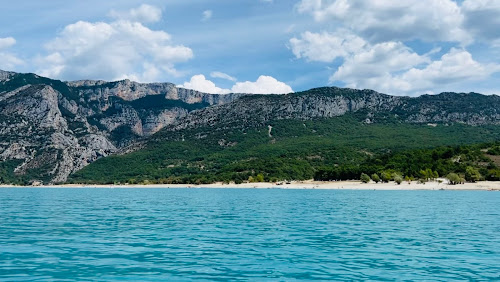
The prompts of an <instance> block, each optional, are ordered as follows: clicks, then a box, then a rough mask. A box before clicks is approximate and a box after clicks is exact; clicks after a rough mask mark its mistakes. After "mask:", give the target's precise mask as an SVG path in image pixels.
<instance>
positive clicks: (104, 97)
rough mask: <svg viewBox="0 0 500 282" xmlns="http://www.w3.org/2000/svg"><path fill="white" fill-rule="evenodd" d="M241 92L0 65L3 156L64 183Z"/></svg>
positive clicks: (22, 171) (26, 171)
mask: <svg viewBox="0 0 500 282" xmlns="http://www.w3.org/2000/svg"><path fill="white" fill-rule="evenodd" d="M242 95H243V94H230V95H215V94H207V93H201V92H197V91H192V90H187V89H181V88H177V87H175V85H174V84H171V83H151V84H143V83H136V82H131V81H129V80H123V81H117V82H105V81H88V80H86V81H75V82H62V81H58V80H52V79H48V78H44V77H40V76H37V75H35V74H17V73H13V72H5V71H0V163H2V164H3V165H5V164H11V165H12V164H15V168H14V173H15V174H17V175H20V176H22V175H30V177H31V176H33V177H34V178H33V179H32V180H42V181H45V182H46V183H47V182H50V183H54V182H63V181H65V180H66V178H67V176H68V175H69V174H71V173H72V172H74V171H77V170H79V169H81V168H82V167H84V166H86V165H87V164H89V163H91V162H93V161H95V160H96V159H98V158H100V157H105V156H109V155H110V154H113V153H114V152H116V151H117V150H118V149H120V148H122V147H124V146H127V145H130V144H133V143H134V142H136V141H137V140H139V139H141V138H146V137H147V136H150V135H152V134H154V133H156V132H157V131H159V130H161V129H162V128H163V127H165V126H167V125H169V124H172V123H174V122H175V121H177V120H178V119H180V118H183V117H185V116H187V114H188V113H189V112H191V111H193V110H197V109H201V108H204V107H207V106H211V105H216V104H224V103H228V102H231V101H233V100H235V99H237V98H239V97H241V96H242ZM0 181H1V179H0Z"/></svg>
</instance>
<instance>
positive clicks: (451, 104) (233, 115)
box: [168, 87, 500, 131]
mask: <svg viewBox="0 0 500 282" xmlns="http://www.w3.org/2000/svg"><path fill="white" fill-rule="evenodd" d="M351 112H359V113H363V114H365V115H366V120H365V121H366V123H373V122H379V121H382V119H384V120H385V119H388V118H391V119H396V120H398V121H400V122H407V123H463V124H468V125H473V126H478V125H489V124H493V125H500V96H496V95H491V96H486V95H481V94H476V93H468V94H465V93H442V94H439V95H423V96H420V97H414V98H411V97H404V96H391V95H386V94H381V93H378V92H375V91H372V90H355V89H345V88H337V87H325V88H317V89H311V90H308V91H304V92H298V93H292V94H287V95H254V96H247V97H243V98H241V99H239V100H236V101H234V102H232V103H230V104H225V105H219V106H215V107H209V108H205V109H202V110H199V111H195V112H192V113H191V114H189V115H187V116H186V117H185V118H183V119H179V120H178V121H177V122H176V124H173V125H172V126H170V127H168V130H169V131H176V130H182V129H186V128H198V127H205V126H214V125H216V126H217V127H219V128H244V127H249V126H266V124H267V123H268V122H269V121H272V120H283V119H300V120H310V119H315V118H332V117H336V116H342V115H344V114H346V113H351ZM229 117H230V118H229Z"/></svg>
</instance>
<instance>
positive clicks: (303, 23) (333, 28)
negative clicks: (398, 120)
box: [0, 0, 500, 96]
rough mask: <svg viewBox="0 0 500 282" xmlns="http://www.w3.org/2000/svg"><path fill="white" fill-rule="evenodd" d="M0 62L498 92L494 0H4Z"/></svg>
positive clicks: (92, 75) (72, 76) (200, 77)
mask: <svg viewBox="0 0 500 282" xmlns="http://www.w3.org/2000/svg"><path fill="white" fill-rule="evenodd" d="M0 4H1V5H0V6H1V7H2V9H1V10H0V69H2V70H8V71H16V72H34V73H37V74H39V75H43V76H47V77H51V78H55V79H61V80H82V79H101V80H121V79H130V80H134V81H138V82H172V83H175V84H177V85H179V86H181V87H185V88H189V89H195V90H199V91H203V92H208V93H221V94H225V93H230V92H241V93H260V94H268V93H276V94H281V93H289V92H298V91H304V90H307V89H310V88H315V87H322V86H338V87H350V88H358V89H373V90H376V91H379V92H382V93H387V94H392V95H409V96H418V95H421V94H437V93H441V92H450V91H453V92H479V93H484V94H500V87H499V85H498V83H497V81H499V78H500V1H498V0H460V1H459V0H457V1H454V0H405V1H393V0H371V1H365V0H140V1H136V0H120V1H113V0H108V1H102V0H98V1H97V0H86V1H76V0H50V1H39V0H20V1H11V0H0Z"/></svg>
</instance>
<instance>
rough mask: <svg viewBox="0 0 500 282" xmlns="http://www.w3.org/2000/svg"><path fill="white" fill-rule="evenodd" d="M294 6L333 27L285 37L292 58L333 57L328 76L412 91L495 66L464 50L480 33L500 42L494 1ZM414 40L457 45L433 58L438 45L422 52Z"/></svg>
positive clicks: (315, 0)
mask: <svg viewBox="0 0 500 282" xmlns="http://www.w3.org/2000/svg"><path fill="white" fill-rule="evenodd" d="M296 9H297V10H298V11H299V12H300V13H308V14H311V15H312V16H313V17H314V19H315V20H316V21H317V22H319V23H324V24H325V26H330V27H334V30H333V31H322V32H311V31H306V32H303V33H302V34H300V36H295V37H293V38H291V39H290V41H289V48H290V49H291V51H292V52H293V54H294V55H295V57H296V58H298V59H301V58H302V59H305V60H307V61H315V62H324V63H328V64H335V70H334V73H333V74H332V75H331V77H330V83H335V82H341V83H344V85H346V86H347V87H354V88H371V89H375V90H378V91H382V92H386V93H390V94H410V95H415V94H420V93H421V91H428V92H435V91H434V90H436V89H443V90H446V89H447V87H454V85H455V86H456V85H459V84H461V83H462V84H463V83H464V82H472V81H481V80H487V79H489V78H491V75H492V74H494V73H496V72H499V71H500V69H499V67H498V66H499V65H498V64H489V63H484V62H483V63H481V62H479V61H476V60H474V59H473V55H472V54H471V53H469V51H467V50H466V47H469V46H470V47H472V46H471V45H472V44H474V43H475V42H478V41H482V42H483V43H486V44H487V45H490V46H500V29H498V26H500V2H499V1H495V0H465V1H463V3H461V4H459V3H458V2H456V1H453V0H441V1H434V0H408V1H396V2H395V1H390V0H380V1H364V0H301V1H300V2H299V3H298V4H297V6H296ZM412 41H413V43H412V44H411V45H412V46H422V44H420V43H418V42H421V41H427V42H430V43H432V44H434V45H435V46H443V45H442V44H443V43H445V42H446V44H450V43H451V44H453V45H454V46H455V48H451V49H450V50H449V52H448V53H445V54H443V55H442V56H441V57H438V58H436V57H435V56H434V55H435V54H436V53H439V52H441V48H439V47H438V48H435V49H433V50H431V51H430V52H428V53H425V54H419V53H417V52H415V51H414V50H413V49H411V48H410V47H409V46H408V45H409V44H410V43H407V42H412ZM415 41H417V43H416V44H415ZM453 45H452V46H453ZM444 46H446V45H444ZM476 46H477V45H476ZM471 49H472V48H471ZM419 92H420V93H419Z"/></svg>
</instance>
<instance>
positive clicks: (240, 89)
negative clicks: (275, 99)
mask: <svg viewBox="0 0 500 282" xmlns="http://www.w3.org/2000/svg"><path fill="white" fill-rule="evenodd" d="M231 91H232V92H234V93H252V94H288V93H292V92H293V90H292V88H291V87H290V86H288V85H287V84H286V83H284V82H281V81H278V80H276V79H275V78H274V77H272V76H266V75H261V76H259V78H258V79H257V81H255V82H251V81H245V82H237V83H236V84H235V85H234V86H233V88H231Z"/></svg>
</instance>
